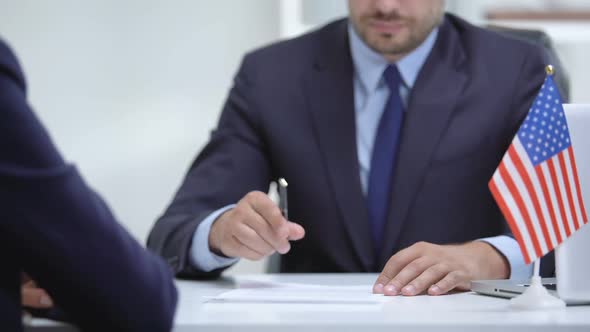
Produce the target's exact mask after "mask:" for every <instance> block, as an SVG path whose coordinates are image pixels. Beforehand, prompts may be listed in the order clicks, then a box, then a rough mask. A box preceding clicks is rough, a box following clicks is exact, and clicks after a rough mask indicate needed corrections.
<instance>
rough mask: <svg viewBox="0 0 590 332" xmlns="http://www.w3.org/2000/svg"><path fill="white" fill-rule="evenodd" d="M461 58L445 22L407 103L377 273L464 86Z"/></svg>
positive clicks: (391, 251) (392, 246)
mask: <svg viewBox="0 0 590 332" xmlns="http://www.w3.org/2000/svg"><path fill="white" fill-rule="evenodd" d="M464 58H465V54H464V53H463V48H462V45H461V44H460V41H459V37H458V36H457V34H456V31H455V30H454V29H453V27H452V26H451V25H450V24H449V22H448V20H445V22H444V23H443V25H442V26H441V28H440V30H439V36H438V38H437V41H436V43H435V45H434V47H433V49H432V52H431V54H430V55H429V56H428V59H427V60H426V62H425V63H424V66H423V67H422V69H421V71H420V73H419V75H418V78H417V80H416V83H415V84H414V87H413V88H412V92H411V95H410V99H409V101H408V112H407V113H406V116H405V120H404V124H403V129H402V133H401V140H400V147H399V152H398V153H399V155H398V158H397V160H398V163H397V166H396V170H395V173H394V179H393V186H392V192H391V199H392V201H391V206H390V211H389V218H388V220H387V224H386V226H385V230H384V241H383V251H382V252H381V254H380V257H379V260H378V262H379V263H380V267H382V266H383V265H384V264H385V263H386V262H387V260H388V259H389V258H390V257H391V255H392V254H394V250H395V249H396V247H397V246H398V245H399V241H398V240H399V236H400V233H401V230H402V227H403V224H404V223H405V222H406V218H407V216H408V212H409V209H410V207H411V205H412V203H413V202H414V200H415V196H416V193H417V191H418V189H419V188H420V186H421V183H422V180H423V178H424V175H425V174H426V172H427V169H428V165H429V163H430V159H431V157H432V154H433V152H434V151H435V149H436V147H437V144H438V142H439V140H440V138H441V136H442V135H443V134H444V132H445V130H446V128H447V125H448V122H449V120H450V119H451V117H452V113H453V110H454V109H455V104H456V102H457V100H459V98H460V95H461V93H462V91H463V89H464V85H465V83H466V82H467V74H466V73H465V72H464V71H463V70H462V69H461V68H460V65H461V63H462V62H463V60H464Z"/></svg>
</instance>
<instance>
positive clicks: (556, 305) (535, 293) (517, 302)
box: [510, 275, 565, 310]
mask: <svg viewBox="0 0 590 332" xmlns="http://www.w3.org/2000/svg"><path fill="white" fill-rule="evenodd" d="M510 307H511V308H512V309H517V310H544V309H563V308H565V302H563V300H561V299H558V298H557V297H555V296H553V295H551V294H549V292H548V291H547V289H546V288H545V286H543V284H542V283H541V277H539V276H538V275H537V276H533V277H532V278H531V285H530V286H529V287H528V288H527V289H526V290H525V291H524V292H523V293H522V294H521V295H519V296H517V297H515V298H513V299H512V300H510Z"/></svg>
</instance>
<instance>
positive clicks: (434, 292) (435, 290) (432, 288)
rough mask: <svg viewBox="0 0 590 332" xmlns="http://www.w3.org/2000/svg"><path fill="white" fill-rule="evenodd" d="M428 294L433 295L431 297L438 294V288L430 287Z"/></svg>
mask: <svg viewBox="0 0 590 332" xmlns="http://www.w3.org/2000/svg"><path fill="white" fill-rule="evenodd" d="M430 294H433V295H438V294H440V287H438V286H437V285H432V287H430Z"/></svg>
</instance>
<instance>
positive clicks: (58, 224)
mask: <svg viewBox="0 0 590 332" xmlns="http://www.w3.org/2000/svg"><path fill="white" fill-rule="evenodd" d="M25 90H26V89H25V80H24V77H23V74H22V72H21V69H20V67H19V65H18V63H17V60H16V58H15V57H14V55H13V54H12V52H11V50H10V49H9V48H8V47H7V46H6V44H4V43H3V42H2V41H0V202H1V203H0V205H1V206H2V208H0V262H1V263H0V264H1V265H2V272H1V273H0V330H2V331H20V330H21V329H22V326H21V320H22V319H21V310H22V309H21V304H20V303H21V301H20V280H21V279H20V278H21V271H26V273H28V274H29V275H30V276H31V277H32V278H33V279H34V280H36V281H37V283H38V284H39V285H40V286H41V287H43V288H44V289H46V290H47V292H48V293H49V294H50V296H51V297H52V298H53V300H54V302H55V303H56V304H57V306H59V307H60V308H61V309H62V310H63V311H64V312H65V314H66V315H67V316H68V317H69V318H70V319H71V320H72V322H73V323H74V324H76V325H78V326H79V327H81V328H82V329H83V330H84V331H169V330H170V329H171V324H172V319H173V316H174V308H175V306H176V298H177V294H176V289H175V287H174V284H173V282H172V278H171V277H172V274H171V272H170V269H169V267H168V266H167V265H166V264H165V263H164V262H162V261H161V260H160V258H158V257H156V256H154V255H153V254H151V253H148V252H147V251H146V250H144V249H143V248H142V247H141V245H140V244H138V243H137V242H136V241H135V240H134V239H133V238H132V237H131V236H130V235H129V234H128V233H127V232H126V231H125V229H123V227H121V226H120V225H119V224H117V223H116V221H115V219H114V217H113V216H112V215H111V213H110V211H109V209H108V207H107V206H106V205H105V204H104V203H103V201H102V200H101V199H100V198H99V197H98V195H96V194H95V193H94V192H93V191H92V190H91V189H90V188H89V187H88V186H87V185H86V184H85V183H84V181H83V180H82V178H81V177H80V175H79V174H78V172H77V171H76V169H75V168H74V167H73V166H72V165H70V164H67V163H66V162H64V160H63V159H62V157H61V156H60V154H59V153H58V151H57V150H56V148H55V147H54V145H53V143H52V142H51V139H50V138H49V136H48V135H47V133H46V131H45V130H44V128H43V127H42V125H41V124H40V122H39V120H38V119H37V118H36V117H35V115H34V114H33V113H32V111H31V109H30V107H29V105H28V104H27V101H26V92H25Z"/></svg>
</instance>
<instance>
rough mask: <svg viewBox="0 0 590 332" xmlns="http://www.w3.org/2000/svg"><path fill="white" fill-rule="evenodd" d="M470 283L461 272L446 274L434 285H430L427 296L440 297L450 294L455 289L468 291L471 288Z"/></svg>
mask: <svg viewBox="0 0 590 332" xmlns="http://www.w3.org/2000/svg"><path fill="white" fill-rule="evenodd" d="M470 286H471V281H470V280H469V278H468V277H467V274H466V273H463V272H461V271H457V270H455V271H451V272H449V273H447V275H446V276H445V277H444V278H443V279H442V280H440V281H438V282H437V283H436V284H434V285H432V286H431V287H430V288H429V289H428V294H430V295H442V294H446V293H448V292H450V291H451V290H453V289H455V288H461V289H465V290H467V289H469V288H471V287H470Z"/></svg>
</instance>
